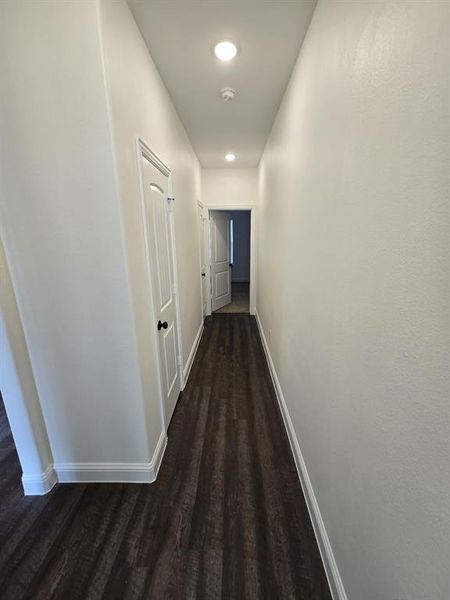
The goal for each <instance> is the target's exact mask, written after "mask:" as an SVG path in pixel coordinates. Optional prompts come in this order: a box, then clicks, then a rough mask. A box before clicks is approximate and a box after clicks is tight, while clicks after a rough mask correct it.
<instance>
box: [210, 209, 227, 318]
mask: <svg viewBox="0 0 450 600" xmlns="http://www.w3.org/2000/svg"><path fill="white" fill-rule="evenodd" d="M210 215H211V219H210V222H211V284H212V285H211V288H212V310H213V311H214V310H219V308H222V306H225V305H226V304H230V302H231V264H230V213H228V212H224V211H211V213H210Z"/></svg>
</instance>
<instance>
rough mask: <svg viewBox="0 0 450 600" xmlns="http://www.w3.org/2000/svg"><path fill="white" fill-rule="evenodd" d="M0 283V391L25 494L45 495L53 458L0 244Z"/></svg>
mask: <svg viewBox="0 0 450 600" xmlns="http://www.w3.org/2000/svg"><path fill="white" fill-rule="evenodd" d="M0 282H1V285H0V352H1V360H0V390H1V393H2V396H3V400H4V403H5V408H6V412H7V415H8V421H9V424H10V426H11V431H12V434H13V438H14V443H15V446H16V450H17V453H18V455H19V458H20V464H21V467H22V471H23V476H22V481H23V485H24V489H25V493H38V494H40V493H45V492H47V491H49V490H50V489H51V488H52V487H53V485H54V483H55V481H56V478H55V474H54V472H53V456H52V453H51V450H50V444H49V441H48V437H47V430H46V427H45V423H44V419H43V415H42V410H41V405H40V402H39V397H38V394H37V390H36V383H35V381H34V376H33V371H32V368H31V364H30V357H29V355H28V350H27V346H26V342H25V337H24V334H23V329H22V323H21V321H20V316H19V311H18V308H17V303H16V298H15V294H14V290H13V286H12V282H11V278H10V274H9V269H8V265H7V261H6V256H5V253H4V249H3V245H2V243H1V240H0ZM19 374H20V376H19ZM43 473H44V474H45V476H44V477H43V476H42V474H43Z"/></svg>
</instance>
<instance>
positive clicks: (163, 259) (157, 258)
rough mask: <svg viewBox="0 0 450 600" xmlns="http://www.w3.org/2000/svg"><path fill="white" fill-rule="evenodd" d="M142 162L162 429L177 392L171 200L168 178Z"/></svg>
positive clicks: (144, 159)
mask: <svg viewBox="0 0 450 600" xmlns="http://www.w3.org/2000/svg"><path fill="white" fill-rule="evenodd" d="M142 162H143V184H144V194H145V196H144V198H145V218H146V232H147V244H148V255H149V263H150V269H151V275H152V289H153V303H154V307H155V324H154V326H155V331H156V334H157V336H158V346H159V358H160V367H161V379H162V392H163V397H164V413H165V424H166V427H167V426H168V425H169V421H170V419H171V417H172V413H173V410H174V408H175V404H176V401H177V398H178V394H179V393H180V389H181V382H180V374H179V371H178V362H177V354H178V353H177V343H178V340H177V318H176V306H175V297H174V287H175V286H174V273H173V256H172V252H173V245H172V229H171V223H170V211H171V205H170V203H171V200H169V199H168V177H167V175H165V174H163V173H162V172H161V171H160V170H159V169H158V168H157V167H156V166H154V165H153V164H152V163H151V162H150V161H148V160H147V159H146V158H144V157H143V158H142Z"/></svg>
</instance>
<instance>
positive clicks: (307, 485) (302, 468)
mask: <svg viewBox="0 0 450 600" xmlns="http://www.w3.org/2000/svg"><path fill="white" fill-rule="evenodd" d="M255 316H256V322H257V324H258V329H259V333H260V335H261V340H262V344H263V348H264V353H265V355H266V358H267V363H268V365H269V371H270V375H271V377H272V382H273V385H274V388H275V393H276V396H277V399H278V404H279V406H280V410H281V414H282V417H283V421H284V425H285V427H286V431H287V434H288V437H289V442H290V445H291V450H292V454H293V455H294V459H295V463H296V466H297V472H298V476H299V479H300V483H301V486H302V489H303V494H304V496H305V499H306V504H307V507H308V512H309V516H310V518H311V523H312V525H313V529H314V533H315V536H316V539H317V544H318V546H319V551H320V555H321V557H322V562H323V566H324V568H325V573H326V576H327V579H328V584H329V586H330V590H331V595H332V596H333V600H348V599H347V594H346V592H345V589H344V584H343V583H342V578H341V576H340V573H339V570H338V566H337V563H336V560H335V558H334V554H333V549H332V548H331V544H330V540H329V538H328V534H327V532H326V529H325V524H324V522H323V519H322V515H321V514H320V509H319V505H318V503H317V499H316V496H315V494H314V490H313V487H312V484H311V479H310V478H309V475H308V470H307V468H306V464H305V461H304V458H303V454H302V451H301V449H300V444H299V442H298V438H297V434H296V433H295V430H294V426H293V424H292V420H291V417H290V415H289V410H288V407H287V404H286V401H285V399H284V396H283V392H282V389H281V385H280V381H279V379H278V376H277V373H276V371H275V365H274V363H273V360H272V357H271V355H270V350H269V346H268V344H267V340H266V336H265V334H264V329H263V327H262V323H261V320H260V318H259V315H258V312H257V311H256V313H255Z"/></svg>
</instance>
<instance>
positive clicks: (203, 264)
mask: <svg viewBox="0 0 450 600" xmlns="http://www.w3.org/2000/svg"><path fill="white" fill-rule="evenodd" d="M204 212H205V211H204V208H203V206H202V205H201V204H199V205H198V226H199V242H200V279H201V281H200V285H201V296H202V316H203V318H205V317H206V314H207V302H208V289H207V287H208V280H209V278H208V268H207V253H206V239H205V229H206V222H207V219H206V217H205V214H204Z"/></svg>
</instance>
